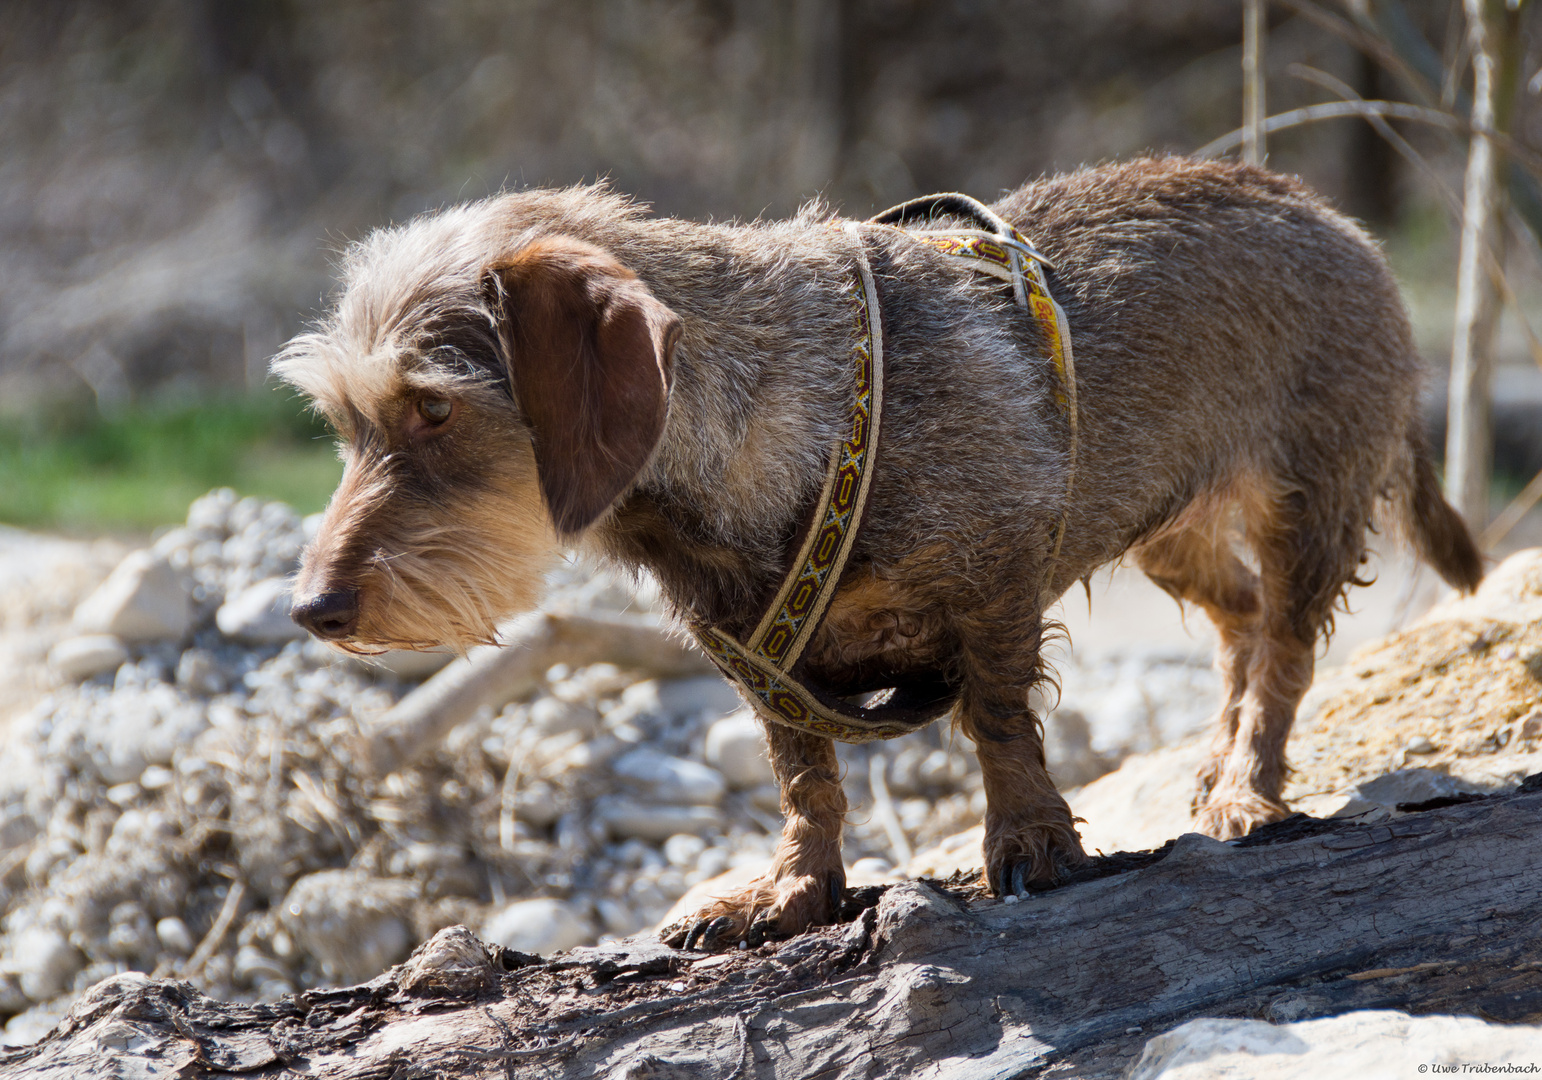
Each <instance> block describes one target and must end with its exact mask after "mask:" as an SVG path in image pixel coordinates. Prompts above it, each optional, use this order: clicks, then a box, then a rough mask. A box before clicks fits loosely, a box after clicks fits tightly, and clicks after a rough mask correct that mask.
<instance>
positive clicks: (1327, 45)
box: [0, 0, 1542, 533]
mask: <svg viewBox="0 0 1542 1080" xmlns="http://www.w3.org/2000/svg"><path fill="white" fill-rule="evenodd" d="M1375 6H1376V5H1371V4H1369V3H1367V2H1361V3H1359V4H1351V5H1349V6H1348V8H1347V9H1346V8H1341V7H1339V6H1337V5H1329V6H1328V7H1326V8H1323V9H1321V10H1324V11H1331V12H1333V13H1335V17H1338V18H1340V19H1342V20H1344V21H1346V22H1349V21H1352V19H1353V18H1354V17H1356V12H1357V11H1358V13H1359V17H1360V18H1361V21H1362V22H1364V21H1365V20H1367V19H1370V18H1372V17H1373V16H1374V17H1376V18H1381V17H1382V13H1380V12H1377V11H1373V10H1372V9H1373V8H1374V7H1375ZM1381 7H1383V8H1386V7H1387V5H1381ZM1389 10H1390V11H1392V13H1393V14H1394V15H1396V17H1397V26H1396V27H1395V29H1396V30H1397V32H1398V33H1400V34H1401V35H1402V40H1403V42H1404V44H1405V45H1406V44H1407V42H1410V41H1412V42H1414V45H1412V46H1409V47H1410V48H1412V49H1413V51H1414V52H1415V53H1416V54H1418V55H1419V56H1421V57H1423V58H1424V59H1425V60H1426V61H1427V62H1428V64H1430V65H1433V67H1432V71H1433V82H1434V84H1435V85H1436V86H1437V87H1438V86H1439V84H1440V79H1441V71H1442V70H1443V69H1442V64H1444V65H1445V67H1446V68H1454V67H1456V66H1457V64H1456V62H1457V61H1462V62H1463V63H1465V59H1464V57H1462V56H1460V55H1459V53H1461V48H1462V41H1463V39H1464V26H1463V22H1462V20H1461V18H1460V4H1457V3H1452V2H1451V0H1408V2H1406V3H1401V4H1397V5H1393V6H1392V7H1391V8H1389ZM1368 13H1369V14H1368ZM1268 23H1269V25H1268V39H1267V54H1266V74H1267V78H1266V86H1267V92H1268V107H1269V111H1270V112H1271V113H1280V112H1284V111H1288V110H1291V109H1294V108H1297V107H1299V106H1302V105H1306V104H1310V103H1312V102H1317V101H1324V100H1332V99H1337V98H1339V97H1341V96H1342V95H1341V93H1339V92H1336V91H1334V90H1330V89H1328V88H1325V85H1324V84H1323V82H1322V80H1321V79H1318V80H1317V81H1316V82H1314V81H1309V78H1310V76H1309V73H1305V74H1304V71H1305V69H1307V68H1310V69H1315V70H1316V71H1319V72H1324V73H1327V74H1328V75H1330V76H1332V77H1333V78H1335V79H1337V80H1339V81H1341V83H1342V84H1344V85H1345V86H1347V87H1348V88H1350V89H1351V90H1352V91H1353V92H1356V93H1359V94H1360V95H1361V96H1363V97H1366V98H1393V99H1399V100H1402V99H1412V100H1420V96H1419V95H1420V93H1421V92H1423V91H1421V88H1417V87H1413V86H1410V85H1407V80H1406V79H1403V78H1402V77H1401V76H1400V75H1399V74H1398V72H1397V71H1396V70H1390V69H1389V68H1388V66H1387V65H1385V64H1383V63H1380V62H1378V61H1377V60H1374V59H1371V58H1370V57H1368V56H1367V55H1366V54H1365V53H1364V52H1362V51H1360V50H1359V49H1357V48H1356V47H1355V46H1354V45H1352V44H1351V43H1350V42H1348V41H1346V40H1345V37H1344V36H1343V35H1342V34H1336V33H1334V32H1331V30H1330V29H1327V28H1325V27H1324V25H1323V24H1322V21H1321V20H1320V19H1319V20H1313V19H1311V18H1306V17H1303V16H1302V15H1301V14H1298V13H1297V12H1296V11H1294V10H1292V9H1291V8H1290V7H1289V6H1286V5H1279V4H1276V5H1272V6H1271V7H1270V10H1269V14H1268ZM1241 33H1242V14H1241V5H1240V4H1239V3H1238V2H1237V0H1017V2H1012V0H955V2H946V3H935V2H920V0H789V2H785V3H775V4H772V3H756V2H735V0H604V2H600V0H560V2H559V0H551V2H543V0H520V2H498V3H490V2H489V3H482V2H476V0H470V2H458V3H416V2H414V3H408V2H391V0H371V2H355V0H341V2H335V3H329V4H302V3H293V2H286V0H254V2H250V3H241V4H228V3H219V2H215V0H83V2H80V3H73V4H49V3H28V2H24V0H17V2H13V3H9V4H6V5H4V7H3V10H0V145H3V146H4V148H5V153H4V156H3V160H0V475H3V476H4V477H5V480H4V482H3V483H0V522H10V523H15V524H24V525H31V526H40V527H48V528H56V529H65V530H69V531H73V532H85V533H91V532H95V531H100V530H104V529H105V530H124V529H127V530H144V529H147V528H150V527H153V526H156V525H160V524H165V523H167V522H170V521H175V520H178V519H180V518H181V516H182V513H183V510H184V509H185V507H186V506H187V504H188V501H189V500H190V499H191V498H192V497H193V496H195V495H197V494H199V493H201V492H203V491H205V490H207V489H208V488H209V487H211V486H212V485H214V484H216V483H220V484H230V485H233V486H234V487H235V488H236V489H237V490H239V491H241V492H243V493H254V494H260V495H264V496H269V497H274V498H283V499H286V500H289V501H291V502H292V503H293V504H294V505H296V506H297V507H299V508H300V509H301V510H302V511H309V510H313V509H316V508H318V507H319V506H320V505H321V503H322V500H323V499H324V498H325V495H326V493H327V492H328V491H329V490H330V487H331V485H332V483H333V481H334V480H335V477H336V475H337V472H338V467H337V465H336V463H335V461H334V460H333V459H332V456H331V454H330V451H329V449H328V447H327V445H326V441H325V439H324V437H323V433H322V432H321V431H320V430H319V428H318V427H317V425H316V424H314V423H312V422H310V421H308V420H307V419H305V418H304V416H303V415H302V412H301V410H300V408H299V407H298V405H297V403H296V402H295V401H293V400H292V399H291V398H290V396H289V395H287V394H286V393H285V392H284V391H280V390H276V389H275V388H274V387H273V386H272V385H271V384H270V383H269V382H268V380H267V376H266V365H267V362H268V359H269V357H270V356H271V355H272V354H273V353H274V351H275V350H276V349H277V348H278V347H279V346H280V345H281V344H282V343H283V342H284V341H285V340H286V339H287V338H288V337H289V336H290V335H291V334H293V333H294V332H295V331H296V330H297V329H298V328H299V327H300V326H301V325H302V324H303V322H304V321H305V320H306V319H307V318H309V317H311V316H313V315H314V314H315V313H316V312H317V311H318V310H319V309H320V308H321V306H322V304H323V302H324V299H325V297H326V295H327V293H328V289H329V287H330V285H329V283H330V278H329V264H330V262H331V260H332V259H333V257H334V256H335V254H336V252H337V250H338V249H339V247H340V246H341V245H343V244H345V243H346V242H347V241H348V240H350V239H352V238H357V237H359V236H360V235H362V234H363V233H365V232H366V231H367V230H369V229H370V228H372V227H374V226H377V225H381V224H384V223H387V222H391V221H400V220H402V219H405V218H408V217H410V216H412V215H414V214H417V213H420V212H422V211H424V210H429V209H432V208H435V207H439V206H443V205H446V204H448V203H451V202H455V201H457V200H462V199H471V198H477V197H480V196H485V195H488V194H491V193H494V192H497V191H499V190H503V189H505V188H510V187H516V188H517V187H524V186H528V185H562V184H572V183H578V182H583V181H590V180H594V179H596V178H608V179H609V180H610V181H611V182H612V183H613V184H615V186H616V187H617V188H619V189H620V190H622V191H625V192H628V193H630V194H633V195H635V196H637V197H638V198H640V199H643V200H646V201H648V202H650V203H652V204H653V206H654V208H655V210H656V211H657V212H658V213H661V214H673V215H683V216H687V217H693V218H707V217H713V218H739V219H750V218H755V217H757V216H762V215H767V216H775V215H783V214H787V213H788V212H790V211H792V210H793V209H794V208H795V207H796V206H798V205H799V203H800V202H802V201H803V200H805V199H808V198H810V197H813V196H816V195H822V196H823V197H825V198H826V199H828V200H830V201H831V202H832V203H834V204H835V205H836V206H837V207H839V208H840V209H842V210H843V211H845V212H846V213H848V214H851V215H854V216H859V215H867V214H869V213H871V212H873V211H875V210H877V209H881V208H883V207H885V206H888V205H891V204H893V203H895V202H898V201H900V200H903V199H905V198H908V197H910V196H913V195H917V194H921V193H925V192H928V191H934V190H961V191H967V192H971V193H973V194H975V195H977V196H980V197H982V198H986V199H990V198H992V197H995V196H996V195H998V194H999V193H1001V192H1003V191H1005V190H1007V189H1010V188H1012V187H1014V186H1016V185H1018V184H1020V183H1022V182H1024V181H1025V180H1028V179H1031V178H1033V177H1036V176H1039V175H1042V174H1044V173H1047V172H1053V171H1058V170H1066V169H1074V168H1076V167H1078V166H1080V165H1083V164H1088V163H1096V162H1099V161H1106V160H1111V159H1117V158H1124V157H1128V156H1130V155H1133V154H1138V153H1142V152H1177V153H1183V152H1190V151H1193V150H1195V149H1197V148H1199V147H1202V146H1204V145H1205V144H1207V143H1209V142H1211V140H1213V139H1216V138H1217V137H1219V136H1223V135H1225V134H1226V133H1227V132H1230V131H1232V130H1233V129H1235V128H1237V127H1238V125H1239V123H1240V120H1241V97H1240V93H1241V90H1240V88H1241V63H1240V56H1241V46H1240V42H1241ZM1526 49H1527V57H1528V60H1529V59H1530V54H1531V52H1532V51H1534V50H1533V47H1532V45H1531V44H1530V43H1529V42H1528V43H1527V45H1526ZM1530 70H1531V69H1530V67H1528V68H1527V72H1528V73H1529V71H1530ZM1426 89H1427V88H1426ZM1450 89H1451V88H1449V87H1448V88H1447V90H1450ZM1456 89H1457V90H1460V86H1458V87H1456ZM1536 89H1537V87H1535V86H1532V85H1527V86H1526V87H1525V88H1524V89H1523V90H1522V92H1521V94H1520V97H1519V103H1520V110H1519V113H1518V115H1517V119H1516V122H1515V125H1514V126H1515V130H1516V132H1517V134H1518V135H1519V136H1520V137H1521V138H1522V139H1525V138H1527V137H1529V135H1530V133H1531V132H1532V129H1533V128H1534V127H1535V125H1536V124H1537V123H1538V122H1542V120H1539V117H1542V113H1539V111H1538V110H1537V109H1536V108H1535V104H1536V102H1537V101H1538V96H1537V94H1536V92H1535V91H1536ZM1448 96H1451V97H1452V98H1453V102H1452V103H1454V104H1456V105H1457V108H1458V111H1460V110H1461V107H1462V106H1461V103H1459V102H1455V100H1454V99H1455V96H1456V95H1455V94H1450V95H1448ZM1400 130H1402V131H1403V133H1404V134H1405V135H1406V136H1407V138H1408V139H1409V140H1410V141H1411V142H1412V144H1413V145H1414V146H1415V147H1417V148H1418V149H1419V150H1420V152H1421V153H1423V154H1425V155H1427V157H1428V159H1429V161H1430V162H1431V163H1432V164H1433V166H1434V167H1435V168H1436V169H1437V170H1439V171H1440V173H1441V174H1442V175H1444V176H1445V177H1446V179H1447V181H1448V182H1449V183H1450V184H1452V185H1453V187H1454V188H1455V190H1457V191H1460V186H1461V185H1460V177H1461V168H1462V157H1463V152H1464V146H1463V140H1462V138H1461V137H1460V135H1459V133H1458V134H1457V135H1455V136H1453V134H1452V133H1451V132H1447V131H1442V130H1440V129H1436V128H1431V127H1427V126H1420V125H1401V126H1400ZM1268 164H1269V165H1270V166H1272V167H1274V168H1276V169H1279V170H1281V171H1284V172H1291V173H1298V174H1300V175H1301V176H1302V177H1304V178H1305V179H1306V180H1307V181H1308V182H1309V183H1310V184H1312V185H1313V186H1315V187H1316V188H1318V189H1319V190H1321V191H1323V192H1324V193H1326V194H1327V195H1328V196H1330V197H1331V198H1332V199H1333V200H1334V201H1335V202H1336V203H1337V204H1338V205H1339V206H1341V207H1342V208H1343V209H1345V210H1346V211H1348V212H1349V213H1352V214H1354V215H1355V216H1357V217H1359V218H1360V219H1362V220H1363V221H1365V222H1366V223H1367V224H1368V225H1369V226H1370V227H1371V228H1372V229H1373V231H1375V232H1376V234H1377V235H1378V236H1380V237H1381V238H1383V239H1384V240H1385V242H1386V243H1387V245H1388V251H1389V254H1390V256H1391V257H1392V259H1393V261H1394V263H1395V265H1396V267H1397V269H1398V271H1399V273H1400V275H1401V276H1402V278H1403V280H1404V282H1405V285H1406V287H1407V290H1408V298H1409V302H1410V304H1411V305H1412V308H1413V312H1414V315H1415V318H1416V321H1417V323H1418V326H1419V329H1420V335H1421V345H1422V347H1423V348H1424V351H1425V352H1426V354H1427V356H1428V358H1429V360H1430V362H1431V366H1432V368H1434V369H1436V376H1435V378H1434V379H1433V380H1432V382H1431V387H1432V390H1433V392H1434V395H1435V396H1436V397H1438V396H1439V395H1440V393H1441V388H1442V380H1441V377H1440V373H1439V369H1440V366H1441V364H1442V363H1443V362H1444V360H1445V354H1446V352H1447V351H1448V349H1449V328H1450V308H1451V303H1450V289H1451V286H1452V283H1453V282H1454V278H1455V264H1454V252H1455V243H1456V241H1455V235H1456V234H1455V230H1454V229H1453V228H1452V227H1451V218H1450V214H1449V212H1448V210H1447V208H1446V207H1445V206H1444V205H1443V204H1442V202H1441V198H1440V195H1439V193H1438V191H1437V190H1436V189H1435V188H1434V186H1433V185H1432V184H1431V182H1430V180H1429V178H1428V177H1427V176H1425V175H1424V174H1423V173H1421V172H1420V171H1419V170H1417V169H1414V168H1412V167H1410V166H1409V165H1408V163H1407V162H1406V161H1405V160H1404V159H1403V158H1401V157H1400V156H1399V155H1398V154H1397V153H1396V152H1394V151H1393V149H1392V148H1391V147H1389V146H1388V144H1387V143H1386V142H1385V141H1384V140H1383V139H1382V138H1381V137H1379V136H1378V135H1377V134H1376V133H1375V132H1374V131H1373V130H1372V129H1371V127H1370V126H1369V125H1367V124H1366V123H1364V122H1363V121H1361V120H1358V119H1353V118H1350V119H1339V120H1333V121H1329V122H1321V123H1313V124H1307V125H1303V126H1298V127H1294V128H1292V129H1290V130H1287V131H1281V132H1279V133H1277V134H1275V135H1273V136H1271V138H1270V140H1269V143H1268ZM1527 254H1528V253H1522V255H1521V256H1520V257H1517V258H1515V259H1514V260H1512V261H1513V262H1514V263H1515V264H1516V270H1515V276H1516V280H1517V285H1518V287H1519V288H1520V289H1521V291H1522V292H1523V293H1524V294H1525V297H1526V298H1528V299H1529V298H1531V297H1532V295H1533V293H1534V292H1535V287H1534V284H1535V273H1534V265H1535V263H1534V260H1532V259H1530V258H1529V257H1526V256H1527ZM1500 352H1501V358H1502V361H1504V362H1505V363H1507V364H1509V365H1511V366H1513V367H1514V368H1515V369H1516V372H1517V373H1510V374H1503V375H1502V377H1501V379H1500V383H1501V391H1502V393H1504V394H1505V395H1507V397H1509V398H1515V397H1517V396H1518V397H1523V398H1525V397H1528V395H1530V396H1531V397H1536V398H1542V392H1539V391H1538V389H1537V386H1536V383H1537V378H1536V373H1535V371H1533V370H1531V365H1530V363H1529V361H1527V360H1526V357H1525V350H1524V345H1523V344H1522V340H1521V336H1520V334H1519V333H1518V332H1517V331H1516V330H1515V328H1514V327H1509V328H1508V329H1507V330H1506V331H1505V332H1504V336H1503V338H1502V342H1501V350H1500ZM1512 384H1514V385H1512ZM1502 441H1504V440H1502ZM1510 441H1512V442H1513V441H1514V440H1510ZM1528 452H1529V453H1531V454H1532V455H1533V456H1532V457H1529V458H1528V457H1526V454H1527V453H1528ZM1539 468H1542V460H1539V459H1538V452H1537V451H1535V450H1534V449H1533V450H1531V451H1527V450H1526V449H1525V448H1522V447H1514V446H1508V445H1507V446H1502V447H1501V461H1500V469H1501V480H1500V483H1501V485H1509V487H1510V488H1512V489H1513V488H1514V487H1516V486H1517V485H1518V484H1520V483H1523V482H1524V480H1525V479H1526V478H1528V477H1529V476H1530V475H1531V474H1532V473H1534V472H1535V471H1536V470H1537V469H1539ZM1522 473H1524V476H1523V475H1521V474H1522Z"/></svg>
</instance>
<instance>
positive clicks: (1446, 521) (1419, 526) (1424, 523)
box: [1397, 427, 1483, 593]
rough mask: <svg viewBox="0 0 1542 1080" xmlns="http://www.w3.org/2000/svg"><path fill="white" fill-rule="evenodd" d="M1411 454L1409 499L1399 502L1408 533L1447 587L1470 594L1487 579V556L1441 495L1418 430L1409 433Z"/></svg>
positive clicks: (1423, 440)
mask: <svg viewBox="0 0 1542 1080" xmlns="http://www.w3.org/2000/svg"><path fill="white" fill-rule="evenodd" d="M1408 454H1409V459H1410V460H1409V462H1408V464H1409V465H1410V466H1411V475H1409V476H1408V478H1407V488H1406V492H1405V497H1404V498H1402V499H1399V500H1397V501H1398V503H1399V504H1400V505H1399V510H1400V511H1401V514H1402V516H1403V519H1404V520H1403V528H1404V531H1405V533H1406V535H1407V536H1408V539H1409V541H1410V542H1411V543H1412V544H1413V548H1414V550H1415V551H1416V552H1418V553H1419V557H1420V558H1421V559H1423V560H1424V561H1425V562H1427V563H1429V564H1430V565H1431V566H1432V567H1434V568H1435V571H1436V573H1438V574H1439V575H1440V576H1441V577H1442V578H1444V579H1445V582H1446V584H1447V585H1450V586H1451V587H1452V588H1453V589H1457V590H1459V591H1461V592H1466V593H1470V592H1472V591H1473V590H1474V589H1476V588H1477V587H1478V583H1479V582H1480V581H1482V580H1483V555H1482V553H1481V552H1480V551H1479V550H1478V544H1477V541H1475V540H1474V539H1473V538H1472V533H1471V532H1470V531H1469V530H1468V528H1467V524H1466V522H1464V521H1463V520H1462V516H1461V515H1460V514H1458V513H1457V512H1456V509H1455V508H1454V507H1453V506H1452V505H1451V504H1450V503H1448V502H1446V499H1445V496H1444V495H1442V494H1441V492H1440V482H1439V480H1437V479H1436V477H1435V465H1434V463H1433V462H1432V461H1431V460H1430V450H1429V445H1428V444H1427V443H1426V442H1425V439H1424V434H1423V432H1421V431H1420V430H1419V429H1418V428H1417V427H1415V428H1412V429H1410V430H1409V432H1408Z"/></svg>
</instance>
